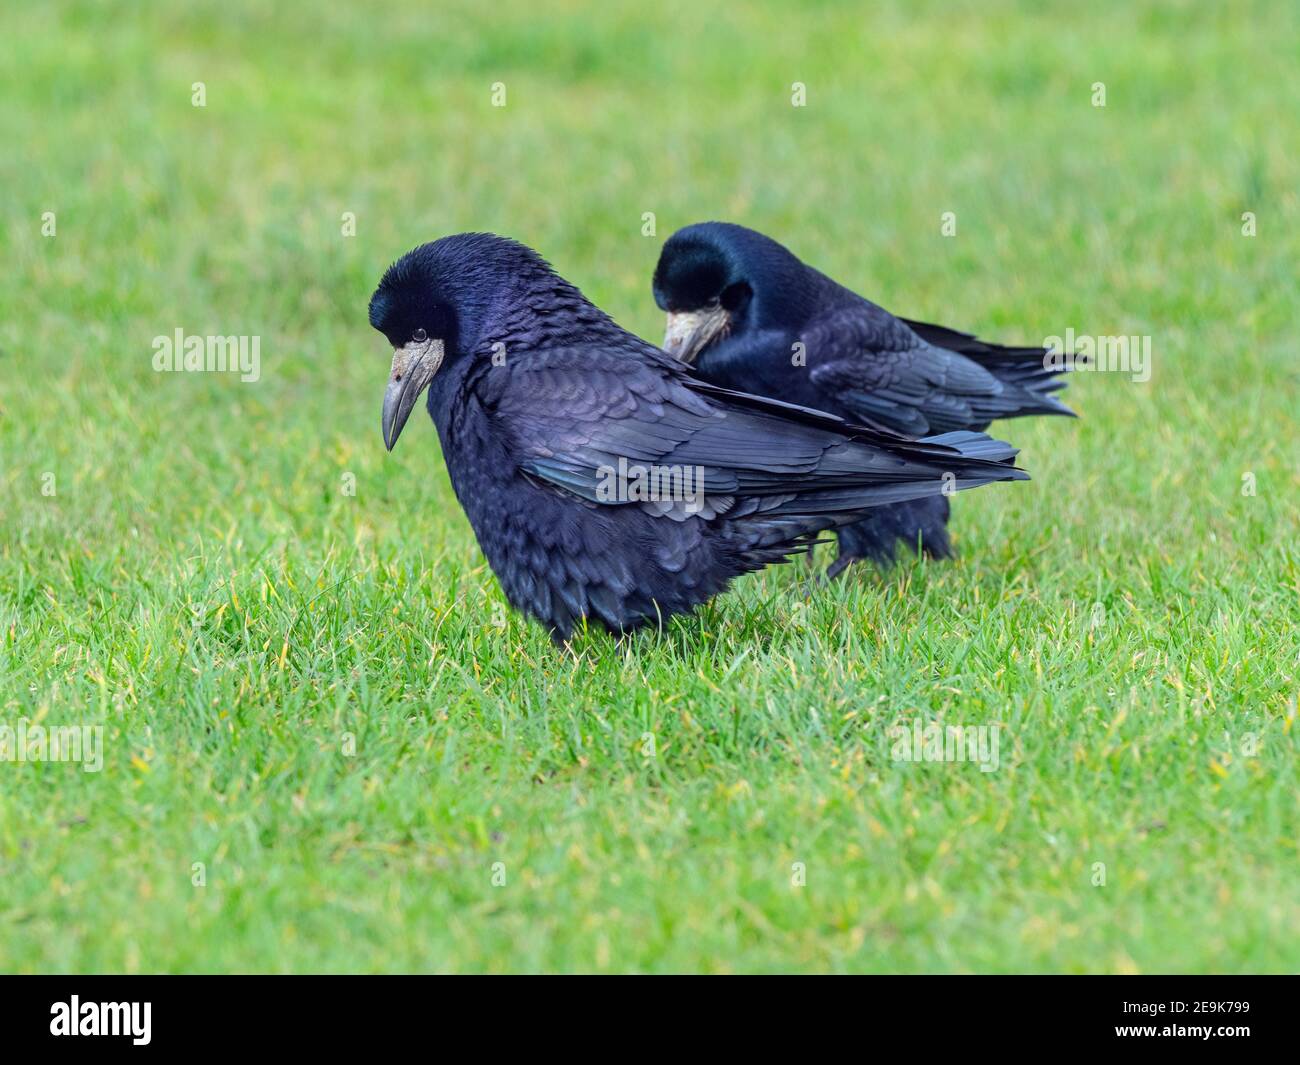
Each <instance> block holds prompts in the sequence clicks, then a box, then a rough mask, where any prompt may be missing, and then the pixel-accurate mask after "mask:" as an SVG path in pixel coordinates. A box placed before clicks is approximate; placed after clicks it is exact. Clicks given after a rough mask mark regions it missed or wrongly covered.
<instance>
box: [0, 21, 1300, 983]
mask: <svg viewBox="0 0 1300 1065" xmlns="http://www.w3.org/2000/svg"><path fill="white" fill-rule="evenodd" d="M437 6H438V7H443V5H437ZM430 7H431V5H417V4H414V3H409V4H408V3H390V4H386V5H383V6H382V8H377V9H375V13H374V14H372V15H369V16H364V15H362V14H360V13H359V12H354V11H351V10H345V8H344V6H341V5H328V6H326V7H323V8H322V7H316V6H314V5H313V9H310V10H309V8H308V7H307V5H302V6H301V7H299V6H297V5H285V4H271V3H258V4H251V3H247V4H246V3H239V2H231V0H223V2H221V3H216V2H201V3H187V4H184V5H181V4H175V5H172V8H171V9H170V10H164V9H161V8H160V9H159V10H157V11H156V12H155V13H153V14H151V15H149V16H147V17H146V16H145V15H144V14H143V9H142V8H141V7H140V5H135V4H125V3H123V4H120V5H118V4H102V5H98V4H97V5H90V4H85V5H73V4H41V5H8V6H7V7H6V9H5V13H4V15H3V16H2V17H0V138H2V139H3V142H4V144H5V145H6V150H5V151H4V152H3V153H0V188H2V189H3V209H2V211H3V213H2V214H0V255H2V256H3V260H4V262H5V264H6V271H5V284H4V285H3V286H0V381H2V382H3V384H2V386H0V388H2V390H0V724H9V725H16V724H17V723H18V722H21V721H30V722H36V721H38V720H39V721H42V722H43V723H45V724H74V723H76V724H80V723H86V724H100V725H102V726H103V729H104V743H105V751H106V753H105V765H104V769H103V771H102V772H100V773H97V774H94V773H84V772H82V771H81V770H80V769H78V768H77V767H76V766H74V765H65V764H30V763H29V764H3V763H0V969H3V970H18V971H22V972H41V971H72V970H96V971H112V972H116V971H212V970H215V971H232V970H234V971H241V970H271V971H315V970H364V971H373V970H451V971H506V970H609V971H663V970H690V971H718V970H723V971H787V970H788V971H811V970H836V971H841V970H872V971H886V972H904V971H908V972H910V971H920V970H927V971H928V970H942V971H989V970H994V971H1070V972H1080V971H1086V972H1131V971H1169V970H1177V971H1198V972H1199V971H1246V970H1252V971H1253V970H1295V969H1296V968H1297V966H1298V965H1300V945H1298V941H1297V938H1296V936H1295V929H1296V928H1297V927H1298V926H1300V897H1298V896H1297V893H1296V884H1297V880H1298V878H1300V861H1298V860H1297V859H1298V856H1297V838H1298V837H1300V814H1298V812H1297V811H1298V810H1300V801H1298V800H1300V776H1298V774H1297V768H1296V753H1297V742H1298V741H1300V729H1298V728H1295V727H1293V726H1294V721H1295V717H1296V709H1295V708H1296V695H1297V691H1298V690H1300V681H1298V680H1297V676H1296V666H1297V661H1298V659H1300V637H1298V636H1297V633H1298V632H1300V550H1298V549H1297V531H1298V526H1300V521H1298V519H1297V500H1298V499H1300V492H1298V489H1300V472H1298V470H1300V466H1298V462H1297V460H1298V458H1300V445H1298V444H1297V423H1296V416H1297V399H1296V396H1297V386H1298V385H1300V369H1298V367H1297V349H1296V341H1295V337H1296V328H1295V320H1296V311H1297V305H1298V303H1300V300H1298V298H1297V287H1296V263H1297V262H1300V236H1297V233H1298V224H1300V198H1298V194H1297V189H1300V153H1297V151H1296V145H1297V139H1296V138H1297V132H1298V129H1300V121H1298V120H1297V117H1296V116H1297V115H1298V114H1300V80H1297V79H1296V77H1295V57H1296V54H1297V51H1298V48H1297V45H1298V43H1300V15H1298V13H1297V9H1296V7H1295V5H1293V4H1288V3H1285V2H1283V0H1278V2H1276V3H1243V4H1238V5H1234V6H1232V7H1229V6H1228V5H1224V7H1223V9H1222V10H1221V11H1219V10H1217V7H1218V6H1217V5H1203V4H1194V3H1191V2H1186V3H1171V4H1151V5H1135V4H1133V3H1130V2H1119V0H1117V2H1115V3H1113V4H1100V5H1086V10H1081V9H1080V6H1079V5H1077V4H1073V3H1063V2H1062V3H1056V4H1048V5H1040V4H1028V3H1025V4H988V3H983V2H980V3H974V2H971V3H968V4H956V5H940V4H919V5H918V4H911V3H902V2H900V3H898V4H897V5H886V6H885V7H884V8H883V9H881V10H879V11H878V12H876V13H874V14H867V13H865V12H863V11H862V10H861V9H860V8H859V6H858V5H855V4H849V3H844V4H837V3H829V2H828V3H819V4H813V5H809V8H808V10H807V11H806V13H802V14H799V15H798V16H797V17H796V16H794V15H792V14H791V6H790V5H788V4H779V3H775V2H773V3H770V4H763V5H753V6H752V7H751V6H750V5H744V6H743V7H742V6H741V5H727V7H725V8H723V9H721V10H709V8H708V6H706V5H700V4H680V5H672V7H671V9H670V10H669V11H668V12H667V13H665V14H664V15H663V16H662V18H661V21H660V23H659V24H658V25H647V24H646V22H645V20H646V18H647V17H649V16H648V14H647V13H648V12H649V11H651V9H649V8H646V6H645V5H644V4H640V3H636V4H633V3H629V4H618V5H602V6H601V8H600V9H599V11H598V12H596V13H593V12H591V11H589V10H586V8H587V5H579V4H576V3H574V4H569V5H562V6H561V7H560V8H559V10H558V12H555V13H552V14H550V15H549V16H544V15H542V14H541V13H539V12H537V10H536V5H533V4H528V3H522V2H519V3H514V2H512V3H507V4H490V5H484V4H481V3H464V4H458V5H454V9H445V8H444V11H443V12H442V13H435V12H433V11H431V10H429V8H430ZM661 9H662V6H661V7H660V8H655V9H653V10H655V11H659V10H661ZM196 81H203V82H205V83H206V90H207V106H206V107H204V108H196V107H193V106H192V105H191V85H192V83H194V82H196ZM498 81H500V82H504V83H505V85H506V88H507V106H506V107H504V108H494V107H492V106H491V101H490V95H491V87H492V84H493V83H494V82H498ZM795 81H802V82H804V83H806V85H807V94H808V96H807V106H806V107H803V108H795V107H792V106H791V103H790V93H791V84H792V83H793V82H795ZM1094 82H1104V83H1105V85H1106V93H1107V100H1106V106H1105V107H1104V108H1101V107H1094V106H1092V103H1091V95H1092V85H1093V83H1094ZM45 211H54V212H55V213H56V216H57V236H54V237H43V236H42V235H41V215H42V212H45ZM345 211H351V212H355V214H356V217H357V232H356V236H355V237H343V236H342V235H341V233H340V227H341V215H342V213H343V212H345ZM647 211H653V212H654V213H655V215H656V221H657V235H656V236H653V237H645V236H642V234H641V227H642V214H643V212H647ZM944 211H954V212H956V215H957V219H958V230H957V234H956V236H954V237H943V236H942V235H941V234H940V216H941V214H942V212H944ZM1246 211H1251V212H1254V213H1255V215H1256V218H1257V226H1258V235H1257V236H1255V237H1246V236H1243V234H1242V222H1241V216H1242V214H1243V212H1246ZM710 217H721V218H727V219H731V220H735V221H741V222H745V223H748V224H750V225H752V226H755V227H756V228H759V229H762V230H764V231H767V232H769V233H772V234H773V235H775V236H777V237H778V238H781V239H784V240H785V241H786V242H788V243H789V244H790V245H791V246H792V247H793V248H794V249H795V250H796V251H797V252H799V253H800V254H802V255H803V256H804V257H805V258H806V259H808V260H809V261H811V262H813V263H814V264H816V265H818V266H819V267H821V268H822V269H824V270H826V271H827V272H829V273H831V274H832V275H834V276H836V277H838V278H840V279H841V280H843V281H845V282H846V283H849V284H851V285H852V286H853V287H855V288H857V289H859V290H860V291H862V292H865V293H868V294H870V295H872V296H873V297H875V298H876V299H878V300H879V301H880V302H882V303H884V304H885V305H886V306H888V307H890V308H891V309H894V310H896V311H898V312H900V313H904V314H908V315H910V316H913V317H922V318H929V319H931V320H938V321H942V322H945V323H947V324H950V325H953V326H957V327H964V328H968V329H972V330H977V331H979V332H980V333H981V334H983V335H986V336H988V337H990V338H994V339H1004V340H1011V341H1014V340H1038V339H1040V338H1042V337H1043V336H1046V335H1049V334H1059V333H1062V332H1063V331H1064V330H1065V329H1066V328H1067V327H1073V328H1074V329H1076V330H1077V331H1079V332H1080V333H1090V334H1138V335H1149V336H1151V337H1152V344H1153V358H1154V373H1153V377H1152V380H1151V381H1150V382H1149V383H1148V384H1135V383H1133V382H1132V381H1130V380H1129V378H1128V377H1127V376H1124V375H1122V374H1087V375H1080V376H1079V377H1078V379H1077V380H1075V382H1074V384H1073V385H1072V387H1071V389H1070V392H1069V396H1068V399H1069V400H1070V402H1071V403H1072V405H1073V406H1075V407H1076V409H1078V410H1079V411H1080V412H1081V413H1082V414H1083V415H1084V417H1083V419H1082V420H1080V421H1078V422H1067V421H1064V420H1060V419H1055V420H1037V421H1022V422H1013V423H1004V424H1002V425H1000V426H999V427H998V428H999V431H1000V432H1001V433H1002V434H1004V435H1005V436H1007V437H1009V438H1010V439H1012V440H1014V441H1015V442H1016V443H1018V444H1019V445H1021V446H1022V447H1023V454H1022V462H1023V464H1024V465H1025V466H1026V467H1027V468H1028V469H1029V470H1030V471H1031V472H1032V474H1033V475H1034V480H1033V481H1032V482H1030V483H1028V484H1024V485H996V486H992V487H990V488H986V489H982V490H980V491H978V492H970V493H964V494H963V495H962V496H961V497H960V498H959V499H958V500H957V501H956V504H955V507H954V512H955V513H954V521H953V529H954V533H955V539H956V543H957V545H958V548H959V550H960V552H961V556H962V557H961V559H960V560H959V561H957V562H956V563H953V564H944V565H933V564H931V565H926V564H921V563H908V564H905V565H901V566H899V567H897V568H896V569H894V570H892V571H889V572H887V573H880V572H877V571H870V570H866V571H862V572H859V573H857V574H854V575H853V576H852V577H850V579H848V580H845V581H843V582H840V583H839V584H837V585H835V586H833V587H830V588H826V589H820V590H817V591H816V592H815V593H813V594H812V595H811V596H805V595H804V593H803V589H802V583H803V581H804V579H805V574H804V572H803V569H802V567H801V566H793V567H781V568H779V569H776V570H771V571H768V572H767V573H764V574H760V575H756V576H754V577H751V578H748V579H746V580H744V581H742V582H740V583H739V584H738V585H737V586H736V587H735V588H734V590H732V591H731V592H730V593H729V594H728V595H726V596H724V597H722V598H720V599H718V600H716V601H714V602H713V603H711V604H710V605H709V606H708V607H707V608H706V609H703V610H701V611H700V612H699V613H698V614H697V615H695V616H693V617H690V618H685V619H677V620H674V621H673V622H672V623H671V624H670V625H669V626H668V627H667V629H666V631H665V632H663V633H662V634H648V635H643V636H640V637H638V638H635V639H632V640H630V641H628V642H627V643H626V644H624V645H619V644H616V643H614V642H612V641H611V640H609V639H608V638H606V637H604V636H602V635H598V634H595V633H592V634H588V635H586V636H583V637H580V638H578V639H576V640H575V641H574V643H573V645H572V647H571V648H570V649H569V650H568V651H558V650H556V649H555V648H554V647H553V646H552V645H551V643H550V641H549V639H548V638H547V636H546V635H545V634H544V633H543V632H542V631H541V630H540V629H539V628H538V627H537V626H536V625H533V624H531V623H528V622H526V621H525V620H524V619H522V618H521V617H519V616H518V615H515V614H513V613H505V612H504V610H503V607H504V601H503V599H502V596H501V592H500V589H499V587H498V585H497V583H496V581H495V579H494V578H493V576H492V574H491V573H490V571H489V570H488V569H487V568H486V566H485V564H484V562H483V559H482V556H481V554H480V553H479V550H478V548H477V546H476V544H475V542H474V539H473V536H472V534H471V532H470V530H469V527H468V525H467V523H466V521H465V519H464V517H463V515H462V513H461V511H460V509H459V507H458V506H457V504H456V501H455V499H454V497H453V495H452V493H451V491H450V488H449V486H448V482H447V477H446V473H445V470H444V468H443V464H442V461H441V458H440V456H439V453H438V447H437V440H436V436H435V434H434V432H433V431H432V428H431V426H429V425H428V423H427V421H425V420H423V419H422V417H420V416H417V417H416V418H414V419H413V420H412V423H411V425H410V426H409V427H408V429H407V431H406V433H405V435H404V436H403V439H402V442H401V445H400V446H399V448H398V449H397V451H396V452H395V453H394V454H392V455H391V456H390V455H387V454H386V453H385V451H384V449H383V446H382V444H381V441H380V433H379V408H380V400H381V397H382V393H383V387H384V382H385V379H386V373H387V368H388V357H389V353H388V351H387V348H386V345H385V343H384V342H383V340H382V339H381V338H379V337H378V336H377V335H376V334H374V333H373V332H372V331H371V330H370V329H369V327H368V326H367V324H366V319H365V305H366V301H367V299H368V297H369V294H370V292H371V290H372V288H373V285H374V283H375V282H376V281H377V279H378V277H379V274H380V272H381V271H382V269H383V268H384V267H385V266H386V265H387V264H388V263H389V262H390V261H391V260H392V259H393V258H394V257H396V256H397V255H398V254H400V253H401V252H403V251H405V250H406V249H408V248H409V247H411V246H413V245H415V244H417V243H419V242H421V241H424V240H427V239H432V238H434V237H437V236H440V235H444V234H447V233H453V232H457V231H461V230H467V229H486V230H493V231H496V232H500V233H503V234H507V235H511V236H515V237H517V238H519V239H521V240H523V241H525V242H527V243H529V244H532V245H533V246H535V247H537V248H538V249H540V250H541V251H542V252H543V253H544V254H546V255H547V256H548V257H549V258H551V260H552V261H553V262H554V263H555V265H556V266H557V268H558V269H559V270H560V271H561V272H562V273H563V274H564V275H565V276H567V277H568V278H570V279H571V280H572V281H574V282H575V283H577V284H578V285H580V286H581V287H582V288H583V289H584V290H585V291H586V292H587V294H588V295H589V296H590V297H591V298H592V299H594V300H595V301H596V302H597V303H599V304H600V305H601V306H603V307H604V308H605V309H607V310H608V311H609V312H610V313H612V314H613V315H614V316H615V317H616V318H617V319H619V320H620V321H621V322H623V323H624V324H625V325H626V326H628V327H629V328H631V329H633V330H635V331H637V332H639V333H640V334H641V335H643V336H647V337H650V338H657V337H658V336H659V335H660V330H661V327H662V320H661V315H660V313H659V312H658V311H657V310H656V309H655V307H654V305H653V303H652V301H651V299H650V296H649V276H650V272H651V270H652V268H653V265H654V262H655V259H656V256H657V253H658V249H659V246H660V244H661V243H662V241H663V239H664V238H666V237H667V236H668V235H669V234H670V233H671V232H672V231H673V230H674V229H675V228H677V227H678V226H680V225H684V224H686V223H688V222H691V221H697V220H700V219H703V218H710ZM177 327H181V328H183V329H185V330H186V331H187V332H188V333H194V334H208V333H220V334H256V335H260V336H261V338H262V376H261V379H260V380H259V381H258V382H257V383H256V384H241V383H239V382H238V381H237V380H234V379H231V378H230V377H222V376H219V375H214V374H191V375H186V374H155V373H154V372H153V371H152V369H151V358H152V349H151V341H152V338H153V337H154V336H156V335H159V334H169V333H171V332H172V331H173V330H175V329H176V328H177ZM1247 473H1249V474H1253V476H1254V480H1255V484H1256V493H1255V494H1254V495H1247V494H1243V477H1244V475H1246V474H1247ZM46 474H53V476H54V481H53V485H54V494H53V495H46V494H44V493H43V491H42V488H43V486H45V485H48V484H49V481H48V479H46V478H45V475H46ZM346 474H352V475H354V477H355V485H356V489H355V494H354V495H349V494H347V492H346V491H345V475H346ZM828 557H829V556H828V554H827V553H826V552H825V551H823V552H822V555H821V561H822V562H825V561H826V560H827V559H828ZM1098 604H1100V607H1098V606H1097V605H1098ZM913 718H919V719H921V720H923V721H946V722H949V723H959V724H963V725H997V726H1000V727H1001V732H1000V733H999V735H1000V737H1001V765H1000V768H999V769H998V770H997V771H996V772H991V773H981V772H980V771H979V770H978V769H977V768H976V767H975V766H972V765H952V764H907V763H898V762H895V761H893V760H892V759H891V757H890V741H889V738H888V734H887V728H888V726H889V725H890V724H892V723H893V722H895V721H896V720H900V719H901V720H911V719H913ZM646 733H649V734H652V735H653V737H654V754H653V756H650V755H649V754H648V753H647V748H648V744H647V743H646V742H645V740H644V736H645V734H646ZM349 737H352V739H349ZM353 743H354V744H355V752H354V753H352V754H348V753H346V752H347V751H348V750H351V749H352V744H353ZM195 863H203V870H204V876H205V880H206V884H205V886H195V885H194V883H193V880H194V879H195V878H196V874H195V873H194V868H195ZM495 863H503V865H502V866H497V867H496V868H497V871H498V872H500V871H504V879H505V882H504V884H501V885H499V886H498V885H494V883H493V879H494V866H495ZM795 863H803V866H804V868H805V870H806V872H805V878H806V883H805V884H804V885H803V886H796V885H795V884H794V883H792V880H793V879H795V877H794V874H793V872H792V870H794V868H795ZM1096 863H1104V865H1105V884H1104V886H1095V885H1094V880H1095V879H1097V876H1096V873H1095V868H1096ZM496 879H498V880H500V879H501V877H500V876H499V875H498V876H497V877H496Z"/></svg>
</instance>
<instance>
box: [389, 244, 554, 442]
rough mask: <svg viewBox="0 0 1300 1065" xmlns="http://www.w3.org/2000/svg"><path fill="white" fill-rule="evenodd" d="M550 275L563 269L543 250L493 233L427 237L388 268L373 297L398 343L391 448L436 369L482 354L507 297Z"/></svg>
mask: <svg viewBox="0 0 1300 1065" xmlns="http://www.w3.org/2000/svg"><path fill="white" fill-rule="evenodd" d="M546 279H555V275H554V273H553V271H552V270H551V268H550V266H549V265H548V264H547V263H546V261H545V260H544V259H543V258H542V257H541V256H540V255H538V254H537V253H536V252H535V251H533V250H532V249H531V248H528V247H526V246H525V245H523V244H519V243H517V242H516V241H513V240H507V239H506V238H504V237H498V236H494V235H492V234H490V233H461V234H458V235H457V236H453V237H443V238H442V239H441V240H435V241H433V242H432V243H429V244H422V245H420V247H418V248H416V249H415V250H414V251H410V252H407V253H406V254H405V255H403V256H402V257H401V258H400V259H398V260H397V262H395V263H393V265H392V266H390V267H389V268H388V270H387V271H386V272H385V274H384V276H383V279H382V280H381V281H380V282H379V287H378V288H377V289H375V294H374V295H373V296H371V297H370V324H371V325H372V326H374V327H375V328H376V329H377V330H379V332H381V333H383V334H384V336H385V337H387V338H388V342H389V343H390V344H392V345H393V367H392V372H391V374H390V375H389V379H388V389H387V391H386V392H385V394H384V416H383V428H384V444H385V445H386V446H387V447H388V449H389V450H390V451H391V450H392V448H393V445H394V444H395V443H397V438H398V436H399V435H400V434H401V432H402V427H403V426H404V425H405V424H406V420H407V418H409V417H410V414H411V411H412V409H413V408H414V407H415V403H416V401H417V400H418V399H419V398H420V394H421V393H422V392H423V391H424V390H425V388H427V387H428V386H429V383H430V382H431V381H432V380H433V377H434V374H436V373H437V372H438V371H439V369H440V368H444V367H445V369H444V373H445V372H447V371H449V370H450V369H451V368H452V367H454V366H456V365H457V364H460V363H463V362H464V360H466V359H467V358H471V357H473V356H475V355H476V354H479V353H480V350H479V349H480V348H481V347H482V346H483V345H484V343H485V341H486V340H487V338H488V335H489V334H490V333H491V332H492V329H493V321H494V318H495V317H496V311H497V308H499V307H500V306H502V302H503V299H506V298H508V295H509V293H510V292H511V291H513V290H517V289H518V288H520V287H521V286H526V285H528V284H530V283H536V282H537V281H538V280H542V281H545V280H546ZM555 280H558V279H555ZM561 283H562V282H561Z"/></svg>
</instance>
